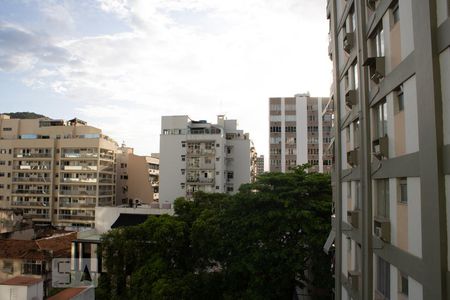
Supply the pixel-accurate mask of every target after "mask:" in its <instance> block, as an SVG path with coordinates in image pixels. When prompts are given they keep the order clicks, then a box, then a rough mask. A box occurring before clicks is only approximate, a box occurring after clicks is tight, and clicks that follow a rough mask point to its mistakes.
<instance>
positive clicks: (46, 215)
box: [24, 213, 50, 220]
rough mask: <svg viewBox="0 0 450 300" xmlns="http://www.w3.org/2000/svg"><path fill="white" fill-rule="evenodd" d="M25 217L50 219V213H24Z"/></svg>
mask: <svg viewBox="0 0 450 300" xmlns="http://www.w3.org/2000/svg"><path fill="white" fill-rule="evenodd" d="M24 217H28V218H32V219H47V220H48V219H50V216H49V215H48V214H27V213H25V214H24Z"/></svg>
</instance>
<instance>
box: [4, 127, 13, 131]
mask: <svg viewBox="0 0 450 300" xmlns="http://www.w3.org/2000/svg"><path fill="white" fill-rule="evenodd" d="M3 131H12V128H11V127H4V128H3Z"/></svg>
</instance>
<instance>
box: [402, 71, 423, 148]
mask: <svg viewBox="0 0 450 300" xmlns="http://www.w3.org/2000/svg"><path fill="white" fill-rule="evenodd" d="M403 95H404V99H405V100H404V105H405V128H406V130H405V148H406V149H405V150H406V154H408V153H414V152H417V151H419V123H418V117H417V89H416V77H415V76H413V77H411V78H410V79H408V80H407V81H405V82H404V84H403Z"/></svg>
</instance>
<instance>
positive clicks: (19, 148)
mask: <svg viewBox="0 0 450 300" xmlns="http://www.w3.org/2000/svg"><path fill="white" fill-rule="evenodd" d="M116 149H117V144H116V142H114V141H113V140H112V139H110V138H109V137H107V136H106V135H104V134H103V133H102V131H101V130H100V129H98V128H95V127H92V126H88V125H87V124H86V123H85V122H83V121H81V120H78V119H73V120H70V121H64V120H49V119H10V118H9V116H7V115H0V207H2V208H14V209H20V210H21V211H22V212H23V216H24V218H31V219H32V220H33V222H34V223H38V224H39V223H41V224H52V225H56V226H93V224H94V219H95V207H96V206H111V205H114V204H115V202H116V201H115V151H116Z"/></svg>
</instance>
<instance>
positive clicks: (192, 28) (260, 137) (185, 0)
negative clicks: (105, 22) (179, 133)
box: [0, 0, 331, 153]
mask: <svg viewBox="0 0 450 300" xmlns="http://www.w3.org/2000/svg"><path fill="white" fill-rule="evenodd" d="M318 2H319V1H308V0H279V1H273V0H246V1H242V0H227V1H223V0H154V1H148V0H99V1H98V2H97V4H98V6H97V9H98V11H99V13H100V12H101V13H107V14H111V15H114V16H116V17H117V18H118V19H119V20H121V22H123V23H126V24H127V26H126V28H129V30H128V31H125V32H118V33H112V34H103V35H87V36H81V37H79V36H76V35H72V36H70V35H69V36H67V34H66V35H64V34H61V35H56V34H51V35H50V36H47V35H46V34H41V33H37V32H34V31H32V30H31V29H25V28H23V27H20V26H18V25H17V26H16V25H11V24H0V49H1V50H0V68H1V69H2V70H28V73H26V74H25V75H24V80H25V81H26V83H27V84H28V85H29V86H33V87H35V88H45V87H47V88H49V89H51V90H52V91H53V92H54V93H57V94H59V95H61V96H62V97H65V98H66V99H67V100H69V101H73V102H74V103H77V105H78V107H79V108H78V113H79V114H80V115H81V116H80V117H82V118H83V117H84V118H86V119H87V120H88V121H90V123H94V124H96V125H98V126H100V125H101V127H102V128H103V129H104V130H105V131H107V133H108V132H109V133H110V134H111V135H112V136H113V137H115V138H116V139H117V140H118V141H120V140H122V139H126V140H127V144H129V145H130V146H134V147H136V148H137V149H139V151H140V152H141V153H145V152H147V153H149V152H157V151H158V143H159V139H158V135H159V131H160V127H159V126H160V118H161V115H171V114H188V115H191V116H192V117H193V118H194V119H208V120H209V121H215V116H216V115H217V114H222V113H227V114H228V117H229V118H237V119H238V120H239V123H240V126H241V128H242V129H244V130H245V131H248V132H250V134H251V137H252V138H253V139H254V140H255V144H256V147H257V149H258V150H259V151H260V152H266V150H267V148H268V138H267V128H268V111H267V107H268V98H269V97H272V96H293V95H294V94H295V93H297V92H305V91H311V93H312V94H313V95H317V96H326V95H327V94H328V93H329V86H330V83H331V73H330V72H331V63H330V61H329V60H328V58H327V43H328V41H327V30H328V27H327V22H326V18H325V13H324V11H325V4H324V3H318ZM322 2H323V1H322ZM70 3H72V4H70V5H65V6H64V7H61V8H57V9H54V10H50V11H45V9H44V10H42V11H41V13H44V14H45V16H47V18H48V16H53V17H54V19H55V20H56V21H63V20H62V19H64V18H65V17H63V18H58V16H59V11H61V12H62V13H61V16H69V17H70V18H72V19H70V18H69V17H67V18H69V19H70V20H69V22H68V24H69V25H70V26H68V27H67V28H66V29H65V30H66V31H67V32H71V30H75V31H76V26H77V24H79V23H81V22H83V19H82V15H80V14H78V15H77V14H73V12H72V11H70V10H69V9H70V8H73V7H74V6H75V7H76V4H73V3H77V2H70ZM49 7H50V6H49ZM49 9H50V8H49ZM74 16H78V17H77V18H78V19H77V18H74ZM56 21H55V22H56ZM70 27H71V28H70ZM74 28H75V29H74ZM3 41H4V42H3ZM2 42H3V43H4V44H2ZM6 44H8V45H7V48H3V45H6ZM91 120H92V121H91ZM155 139H156V140H155Z"/></svg>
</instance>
